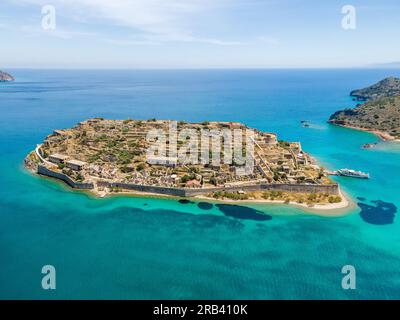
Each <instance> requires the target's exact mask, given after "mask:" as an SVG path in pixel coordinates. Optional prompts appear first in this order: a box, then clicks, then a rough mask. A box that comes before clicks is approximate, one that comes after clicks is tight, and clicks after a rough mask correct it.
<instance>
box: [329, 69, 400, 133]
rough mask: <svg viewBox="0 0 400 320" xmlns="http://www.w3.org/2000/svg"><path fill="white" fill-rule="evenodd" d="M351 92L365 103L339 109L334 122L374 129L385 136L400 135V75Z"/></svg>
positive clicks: (332, 118)
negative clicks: (352, 107) (351, 107)
mask: <svg viewBox="0 0 400 320" xmlns="http://www.w3.org/2000/svg"><path fill="white" fill-rule="evenodd" d="M351 95H352V96H354V97H356V98H357V99H359V100H364V101H365V103H363V104H360V105H358V106H357V107H356V108H354V109H345V110H339V111H337V112H335V113H334V114H333V115H331V117H330V118H329V121H328V122H330V123H332V124H336V125H340V126H344V127H352V128H354V129H360V130H366V131H371V132H374V133H376V134H378V135H379V136H380V137H381V138H382V139H385V140H389V139H400V79H398V78H394V77H390V78H386V79H384V80H382V81H380V82H378V83H376V84H374V85H372V86H370V87H368V88H365V89H359V90H354V91H352V92H351Z"/></svg>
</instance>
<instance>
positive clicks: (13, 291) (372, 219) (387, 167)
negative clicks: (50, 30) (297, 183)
mask: <svg viewBox="0 0 400 320" xmlns="http://www.w3.org/2000/svg"><path fill="white" fill-rule="evenodd" d="M399 73H400V71H398V70H397V71H395V70H394V71H389V70H273V71H272V70H258V71H257V70H253V71H250V70H240V71H239V70H236V71H234V70H224V71H223V70H219V71H212V70H207V71H172V70H169V71H143V70H142V71H78V70H70V71H48V70H47V71H44V70H14V71H13V74H14V75H15V76H16V78H17V81H16V82H14V83H9V84H1V85H0V97H1V99H0V101H1V102H0V108H1V114H2V117H1V118H0V125H1V128H2V130H1V132H0V147H1V150H2V152H1V154H0V175H1V177H2V178H1V181H2V186H3V187H2V188H1V189H0V263H1V268H0V298H7V299H9V298H24V299H26V298H28V299H31V298H39V299H42V298H50V299H57V298H93V299H95V298H111V299H114V298H150V299H168V298H169V299H180V298H226V299H229V298H243V299H253V298H255V299H268V298H272V299H274V298H275V299H277V298H287V299H290V298H305V299H310V298H321V299H324V298H340V299H349V298H357V299H358V298H367V299H368V298H397V299H398V298H400V289H399V288H400V286H399V284H400V283H399V282H400V277H399V270H400V259H399V255H400V246H399V243H400V232H399V231H400V227H399V221H398V216H397V214H398V213H397V210H398V209H397V208H399V206H400V200H399V196H398V190H399V187H400V179H399V178H400V161H399V160H400V148H399V147H398V145H396V144H393V143H381V142H380V143H378V146H377V147H376V148H374V149H368V150H365V149H362V148H361V146H362V145H363V144H364V143H371V142H376V141H378V139H377V138H376V137H375V136H373V135H371V134H369V133H365V132H357V131H353V130H350V129H345V128H339V127H335V126H331V125H328V124H326V119H327V118H328V117H329V115H330V114H331V113H333V112H334V111H336V110H337V109H341V108H344V107H351V106H353V104H354V102H353V101H352V100H351V98H350V97H349V96H348V93H349V91H350V90H352V89H354V88H359V87H363V86H366V85H368V84H370V83H373V82H376V81H378V80H380V79H381V78H383V77H386V76H388V75H394V76H396V75H397V76H398V75H399ZM95 116H102V117H106V118H112V119H123V118H128V117H130V118H134V119H148V118H153V117H156V118H159V119H177V120H187V121H203V120H221V121H241V122H244V123H245V124H247V125H249V126H252V127H256V128H258V129H261V130H265V131H273V132H277V133H278V134H279V137H280V138H281V139H287V140H292V141H301V142H302V145H303V148H304V149H305V150H306V151H308V152H310V153H312V154H313V155H314V156H315V157H316V158H317V159H318V161H319V162H320V163H321V164H323V165H324V166H326V167H327V168H329V169H332V170H333V169H339V168H344V167H348V168H353V169H357V170H362V171H365V172H369V173H370V174H371V179H370V180H368V181H366V180H357V179H349V178H335V179H336V180H337V181H338V182H339V183H340V184H341V186H342V188H343V189H344V191H345V192H346V193H348V194H349V195H350V196H351V197H352V198H353V200H354V201H355V202H356V203H359V204H360V205H359V206H357V208H356V209H353V210H351V212H349V215H347V216H345V217H337V218H323V217H318V216H313V215H310V214H308V213H307V212H305V211H304V210H303V209H301V208H297V207H291V206H284V205H265V204H255V205H251V206H249V205H246V206H245V208H243V207H242V208H241V207H240V206H234V205H218V206H217V205H211V204H209V203H207V202H206V203H207V204H204V202H205V201H199V202H200V203H203V204H200V203H199V202H197V201H191V202H189V203H180V202H179V201H178V200H177V199H150V198H134V197H112V198H106V199H94V198H92V197H90V196H88V195H87V194H85V193H82V192H75V191H71V190H70V189H68V188H66V187H65V186H64V185H62V184H60V183H58V182H54V181H52V180H49V179H42V178H39V177H36V176H33V175H31V174H29V173H27V172H26V171H25V170H24V169H23V168H22V161H23V158H24V156H25V155H26V154H27V153H28V152H29V151H30V150H32V149H33V148H34V147H35V145H36V144H37V143H40V142H41V141H42V140H43V139H44V137H45V136H46V135H47V134H49V133H51V132H52V130H53V129H55V128H64V127H70V126H72V125H74V124H76V123H77V122H79V121H82V120H85V119H87V118H89V117H95ZM301 120H308V121H310V123H311V124H312V125H311V126H310V127H309V128H303V127H302V126H301V124H300V121H301ZM357 197H358V199H357ZM46 264H52V265H54V266H55V267H56V270H57V290H55V291H51V292H49V291H44V290H42V289H41V285H40V283H41V277H42V275H41V273H40V271H41V268H42V266H43V265H46ZM346 264H351V265H354V266H355V267H356V270H357V290H354V291H352V290H350V291H345V290H342V288H341V279H342V274H341V272H340V271H341V268H342V266H343V265H346Z"/></svg>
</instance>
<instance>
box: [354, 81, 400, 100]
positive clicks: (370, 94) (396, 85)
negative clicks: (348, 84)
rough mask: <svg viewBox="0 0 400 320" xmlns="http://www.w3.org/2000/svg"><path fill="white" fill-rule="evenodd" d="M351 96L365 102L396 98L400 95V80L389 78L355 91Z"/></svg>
mask: <svg viewBox="0 0 400 320" xmlns="http://www.w3.org/2000/svg"><path fill="white" fill-rule="evenodd" d="M350 95H351V96H352V97H355V98H357V99H358V100H363V101H371V100H378V99H380V98H385V97H395V96H398V95H400V79H399V78H395V77H389V78H386V79H383V80H382V81H379V82H378V83H376V84H374V85H372V86H369V87H367V88H364V89H358V90H354V91H352V92H351V93H350Z"/></svg>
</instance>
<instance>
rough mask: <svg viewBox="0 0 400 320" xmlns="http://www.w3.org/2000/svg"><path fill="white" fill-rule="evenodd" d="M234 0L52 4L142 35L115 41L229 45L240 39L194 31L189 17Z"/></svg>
mask: <svg viewBox="0 0 400 320" xmlns="http://www.w3.org/2000/svg"><path fill="white" fill-rule="evenodd" d="M12 1H14V2H18V4H21V3H25V4H28V5H32V4H33V5H40V6H42V5H46V4H49V1H43V0H18V1H17V0H12ZM235 1H237V0H52V1H51V4H52V5H53V6H55V8H56V12H57V15H62V16H64V17H68V18H71V19H75V20H76V21H80V22H82V21H85V22H86V23H87V24H89V25H90V24H91V23H101V24H102V25H103V26H104V24H105V23H106V24H108V25H110V24H111V25H112V26H113V27H115V26H116V27H120V28H124V29H127V30H128V32H130V33H131V34H132V35H135V36H136V37H139V38H141V39H128V40H125V39H122V40H118V39H115V43H118V42H121V43H122V42H124V43H125V44H128V43H131V44H154V43H163V42H198V43H205V44H210V45H220V46H229V45H240V44H243V43H242V42H240V41H236V40H226V39H218V38H216V37H212V36H211V37H208V36H203V35H201V34H198V33H195V32H194V31H193V30H191V26H192V25H191V21H192V19H193V18H195V17H196V16H198V15H200V14H204V13H207V12H209V11H211V10H213V9H216V8H221V7H223V6H229V5H230V4H232V3H233V2H235ZM64 33H67V31H64ZM62 34H63V33H61V35H62ZM71 35H73V32H71Z"/></svg>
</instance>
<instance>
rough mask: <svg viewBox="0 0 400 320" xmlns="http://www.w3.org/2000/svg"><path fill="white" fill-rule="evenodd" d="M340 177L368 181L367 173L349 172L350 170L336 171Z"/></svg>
mask: <svg viewBox="0 0 400 320" xmlns="http://www.w3.org/2000/svg"><path fill="white" fill-rule="evenodd" d="M337 173H338V174H339V175H340V176H344V177H351V178H360V179H369V173H364V172H361V171H356V170H351V169H340V170H338V171H337Z"/></svg>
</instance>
